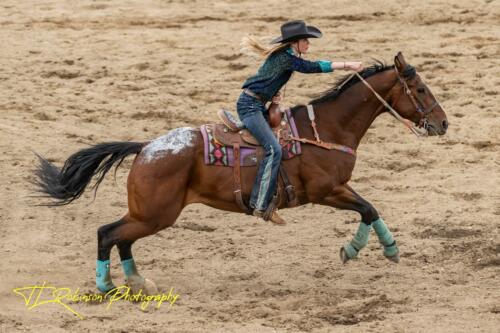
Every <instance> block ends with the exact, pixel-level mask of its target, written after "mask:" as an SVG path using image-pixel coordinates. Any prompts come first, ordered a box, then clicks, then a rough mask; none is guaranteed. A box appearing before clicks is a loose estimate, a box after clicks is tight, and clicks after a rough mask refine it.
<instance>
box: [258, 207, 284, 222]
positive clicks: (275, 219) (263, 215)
mask: <svg viewBox="0 0 500 333" xmlns="http://www.w3.org/2000/svg"><path fill="white" fill-rule="evenodd" d="M268 215H269V216H266V211H264V210H257V209H255V210H254V211H253V216H256V217H259V218H261V219H263V220H264V221H271V222H273V223H274V224H279V225H284V224H286V221H285V220H284V219H283V218H281V216H279V215H278V211H277V210H276V209H274V210H273V211H272V212H270V213H269V214H268Z"/></svg>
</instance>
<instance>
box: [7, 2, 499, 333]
mask: <svg viewBox="0 0 500 333" xmlns="http://www.w3.org/2000/svg"><path fill="white" fill-rule="evenodd" d="M295 18H303V19H305V20H306V21H308V22H309V23H311V24H314V25H316V26H319V27H320V28H321V29H322V30H323V32H324V38H322V39H319V40H313V41H312V45H311V50H310V52H311V53H310V54H309V55H308V58H310V59H333V60H334V61H335V60H337V61H344V60H361V61H363V62H364V63H365V64H369V63H370V62H371V61H372V57H373V58H377V59H381V60H385V61H386V62H388V63H390V62H392V59H393V57H394V55H395V54H396V53H397V52H398V51H402V52H403V54H404V55H405V57H406V59H407V60H408V61H409V62H410V63H411V64H413V65H415V66H416V67H417V70H418V71H419V73H420V74H421V75H422V76H423V77H424V78H425V80H426V81H427V82H428V84H429V85H430V87H431V88H432V91H433V92H434V94H435V95H436V96H438V98H439V99H440V101H441V103H442V105H443V107H444V109H445V111H446V112H447V115H448V119H449V121H450V128H449V131H448V133H447V135H446V136H444V137H439V138H428V139H417V138H415V137H414V136H413V135H412V134H411V133H409V132H408V131H407V130H406V129H405V128H403V127H402V126H401V125H399V124H398V123H396V122H395V120H393V119H392V118H391V117H390V116H388V115H384V116H381V117H380V118H379V119H377V120H376V122H375V123H374V125H373V126H372V127H371V129H370V130H369V131H368V133H367V135H366V136H365V138H364V139H363V143H362V145H361V146H360V149H359V157H358V163H357V165H356V168H355V170H354V176H353V179H352V181H351V185H352V186H353V188H354V189H356V190H357V191H358V192H359V193H360V194H362V195H363V196H364V197H365V198H366V199H367V200H370V201H371V202H372V203H373V204H374V206H375V207H376V208H377V209H378V211H379V212H380V213H381V216H383V217H384V219H385V220H386V222H387V224H388V225H389V226H390V227H391V228H392V230H393V232H394V235H395V237H396V239H397V241H398V243H399V244H400V249H401V254H402V260H401V263H399V264H398V265H396V264H393V263H391V262H389V261H387V260H386V259H385V258H384V257H383V256H382V253H381V249H380V247H379V245H378V243H377V240H376V238H375V237H373V235H372V238H371V240H370V243H369V245H368V246H367V248H365V249H364V250H363V251H362V253H361V254H360V256H359V259H358V260H355V261H353V262H350V263H349V264H347V265H342V264H341V262H340V261H339V259H338V249H339V247H340V246H341V245H342V244H344V242H346V241H347V240H349V239H350V237H351V235H352V234H353V233H354V232H355V230H356V228H357V222H358V221H359V217H358V215H357V214H355V213H352V212H346V211H339V210H334V209H331V208H328V207H322V206H317V205H307V206H303V207H299V208H295V209H288V210H284V211H283V216H284V217H285V218H286V219H287V220H288V221H289V224H288V225H287V226H286V227H277V226H273V225H270V224H266V223H262V222H259V221H258V220H256V219H255V218H253V217H250V216H243V215H239V214H233V213H227V212H224V211H218V210H214V209H211V208H208V207H205V206H202V205H192V206H189V207H187V208H186V209H185V210H184V212H183V213H182V215H181V217H180V218H179V219H178V222H177V223H176V225H175V226H174V227H173V228H171V229H168V230H164V231H162V232H160V233H158V234H156V235H154V236H151V237H148V238H146V239H142V240H140V241H139V242H138V243H137V244H136V245H135V247H134V249H135V258H136V261H137V262H138V264H139V268H140V270H141V271H142V273H143V274H144V275H145V276H146V277H149V278H151V279H153V280H154V281H155V282H156V283H157V284H158V286H159V288H160V289H161V290H162V291H164V292H166V293H168V291H169V290H170V288H173V290H174V292H175V293H178V294H179V295H180V296H179V298H178V300H177V301H176V302H175V303H174V305H173V306H169V305H168V304H163V305H162V306H161V307H160V308H159V309H154V307H153V306H149V307H148V308H147V309H146V310H144V311H143V310H141V308H140V304H136V303H131V302H125V301H121V302H117V303H116V304H113V306H112V307H111V308H110V309H106V305H105V304H85V303H77V304H71V306H72V307H73V308H74V309H76V310H77V311H78V312H79V313H81V314H82V315H83V316H84V317H85V318H84V319H83V320H80V319H78V318H77V317H76V316H75V315H73V314H72V313H71V312H69V311H68V310H67V309H65V308H64V307H62V306H61V305H60V304H45V305H43V306H39V307H36V308H33V309H32V310H28V309H27V308H26V306H25V304H24V302H23V299H22V298H21V297H19V296H18V295H16V294H14V293H13V291H12V290H13V289H14V288H19V287H23V286H29V285H33V284H40V283H43V281H46V282H47V283H49V284H52V285H55V286H57V287H68V288H72V290H75V289H76V288H80V291H81V292H82V293H92V292H95V289H94V283H95V282H94V275H95V271H94V270H95V267H94V266H95V256H96V230H97V228H98V227H99V226H100V225H103V224H107V223H110V222H113V221H115V220H116V219H117V218H119V217H121V216H122V215H123V213H124V212H125V211H126V209H127V207H126V189H125V182H126V176H127V173H128V168H129V167H130V161H131V158H130V159H128V160H127V163H125V164H124V165H123V167H122V168H121V169H120V170H119V172H118V174H117V181H116V183H115V182H114V181H113V177H112V175H108V177H107V178H106V180H105V182H104V183H103V185H102V186H101V188H100V190H99V192H98V195H97V198H96V200H95V201H94V202H92V193H90V192H89V193H87V194H86V195H85V196H84V197H82V198H81V199H80V200H78V201H77V202H75V203H74V204H72V205H70V206H67V207H63V208H57V209H50V208H45V207H36V206H35V204H37V203H39V201H38V200H37V199H35V198H32V197H30V195H32V194H33V187H32V185H30V183H29V181H30V180H32V179H33V175H32V169H33V168H34V165H35V162H36V158H35V155H34V154H33V152H38V153H40V154H42V155H44V156H46V157H49V158H50V159H51V160H52V161H54V162H55V163H56V164H57V165H61V163H62V162H63V161H64V160H65V159H66V158H67V157H68V156H69V155H70V154H72V153H73V152H75V151H77V150H78V149H81V148H84V147H86V145H87V144H92V143H98V142H103V141H114V140H122V141H125V140H134V141H147V140H150V139H153V138H155V137H158V136H160V135H162V134H164V133H165V132H167V131H168V130H169V129H171V128H175V127H180V126H197V125H200V124H202V123H205V122H210V121H215V120H216V111H217V110H218V109H219V108H220V107H221V106H226V107H228V108H231V109H234V108H235V101H236V98H237V96H238V94H239V92H240V86H241V83H242V82H243V80H244V79H245V78H246V77H247V76H248V75H250V74H251V73H253V72H254V71H255V70H256V68H257V65H258V63H257V62H255V61H254V60H252V59H251V58H248V57H246V56H242V55H240V53H239V42H240V39H241V38H242V37H243V36H244V35H245V34H246V33H249V32H253V33H254V34H256V35H259V36H273V35H276V34H278V32H279V26H280V24H281V23H283V22H284V21H286V20H288V19H295ZM499 22H500V1H494V0H493V1H492V0H468V1H465V0H463V1H459V0H448V1H440V0H435V1H407V0H401V1H389V0H375V1H370V2H368V1H359V0H355V1H352V0H349V1H347V0H341V1H327V0H318V1H298V0H288V1H284V0H280V1H255V0H248V1H245V0H234V1H213V2H211V1H202V0H197V1H190V0H170V1H167V0H164V1H160V0H145V1H135V0H134V1H132V0H123V1H117V0H109V1H105V0H96V1H90V0H85V1H62V0H61V1H59V0H53V1H48V0H47V1H29V0H20V1H19V0H18V1H13V0H4V1H2V2H1V4H0V42H1V45H2V48H1V50H0V114H1V116H0V117H1V118H0V135H1V137H0V139H1V140H0V148H1V150H2V152H3V154H2V155H1V157H0V161H1V164H0V165H1V175H0V184H1V192H0V193H1V200H0V202H1V203H0V234H1V235H2V241H1V242H0V255H1V256H2V258H3V260H2V262H1V263H0V271H1V275H0V276H1V278H0V281H1V282H0V332H9V333H10V332H26V331H29V332H66V331H71V332H75V333H76V332H98V331H99V332H116V333H118V332H381V331H383V332H498V331H499V330H500V328H499V327H500V278H499V276H500V275H499V273H500V238H499V237H500V154H499V152H500V108H499V105H500V98H499V91H500V76H499V68H500V23H499ZM343 74H345V73H344V72H336V73H333V74H328V75H309V76H308V75H300V74H299V75H296V76H294V78H293V80H292V81H291V83H290V84H289V85H288V87H287V94H288V97H287V102H288V104H289V105H295V104H298V103H304V102H307V101H308V100H309V99H310V98H311V97H313V96H314V95H316V94H317V93H319V92H321V91H323V90H325V89H326V88H328V87H329V86H330V85H331V83H332V82H334V81H335V79H336V78H338V77H339V75H343ZM112 260H113V265H112V269H113V277H114V279H115V281H116V282H118V283H121V282H123V275H122V272H121V268H120V266H119V260H118V255H117V252H116V251H115V250H114V251H113V254H112Z"/></svg>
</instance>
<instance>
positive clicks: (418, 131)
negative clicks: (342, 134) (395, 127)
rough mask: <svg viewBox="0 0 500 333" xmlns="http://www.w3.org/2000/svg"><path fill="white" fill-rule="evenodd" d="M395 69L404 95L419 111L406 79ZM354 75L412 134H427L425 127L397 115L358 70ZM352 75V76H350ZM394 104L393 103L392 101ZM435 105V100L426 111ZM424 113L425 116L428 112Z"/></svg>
mask: <svg viewBox="0 0 500 333" xmlns="http://www.w3.org/2000/svg"><path fill="white" fill-rule="evenodd" d="M394 70H395V71H396V75H397V76H398V79H399V82H401V84H402V85H403V88H404V92H405V94H406V95H408V96H409V97H410V100H411V101H412V102H413V104H414V105H415V108H416V110H417V111H418V112H421V111H420V110H421V108H420V107H419V106H418V105H417V104H416V102H415V99H414V97H413V94H412V93H411V90H410V88H408V85H407V84H406V81H404V80H403V79H402V78H401V77H400V76H399V73H398V71H397V69H394ZM354 75H357V76H358V78H359V79H360V80H361V82H363V84H364V85H365V86H367V87H368V89H370V90H371V91H372V92H373V94H374V95H375V97H377V99H378V100H379V101H380V102H381V103H382V104H383V105H384V106H385V107H386V108H387V109H388V110H389V112H390V113H391V115H392V116H393V117H394V118H396V119H397V120H399V121H400V122H401V123H403V125H405V126H406V127H408V128H409V129H410V131H412V133H413V134H415V135H416V136H426V135H427V128H425V127H424V128H422V127H416V126H415V125H414V124H413V122H412V121H411V120H408V119H405V118H403V117H401V116H400V115H399V113H397V112H396V111H395V110H394V109H393V108H392V106H391V105H389V103H387V102H386V100H385V99H383V98H382V97H381V96H380V95H379V94H378V93H377V92H376V91H375V90H374V89H373V88H372V86H371V85H370V84H369V83H368V82H366V80H365V79H363V77H362V76H361V75H359V73H358V72H355V73H354ZM351 77H352V76H351ZM351 77H349V80H350V79H351ZM393 104H395V103H393ZM436 105H437V102H436V103H434V104H433V105H432V106H431V108H429V109H430V111H429V112H428V113H430V112H431V111H432V110H433V109H434V107H435V106H436ZM428 113H426V114H424V115H425V116H426V115H427V114H428ZM425 116H424V117H423V118H422V119H427V118H426V117H425ZM426 122H427V121H425V123H426Z"/></svg>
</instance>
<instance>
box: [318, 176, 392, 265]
mask: <svg viewBox="0 0 500 333" xmlns="http://www.w3.org/2000/svg"><path fill="white" fill-rule="evenodd" d="M322 203H323V204H325V205H329V206H333V207H336V208H340V209H348V210H354V211H357V212H358V213H360V215H361V223H360V224H359V228H358V231H357V232H356V234H355V235H354V237H353V239H352V240H351V241H350V242H349V243H347V244H346V245H344V246H343V247H342V248H341V249H340V258H341V260H342V262H344V263H346V262H347V261H348V260H350V259H353V258H355V257H356V256H357V255H358V252H359V251H360V250H361V249H362V248H363V247H365V246H366V244H367V243H368V237H369V234H370V229H371V227H373V229H374V230H375V233H376V234H377V236H378V238H379V241H380V243H381V244H382V245H383V246H384V256H385V257H386V258H387V259H389V260H391V261H393V262H396V263H397V262H399V250H398V248H397V246H396V241H395V240H394V238H393V237H392V234H391V232H390V231H389V229H388V228H387V226H386V225H385V223H384V221H383V220H382V219H381V218H380V217H379V215H378V212H377V210H376V209H375V208H374V207H373V206H372V205H371V204H370V203H369V202H368V201H366V200H365V199H363V198H362V197H361V196H360V195H359V194H357V193H356V192H354V190H353V189H352V188H351V187H350V186H349V185H347V184H344V185H339V186H336V187H335V188H334V189H333V191H332V192H331V193H330V195H329V196H327V197H326V198H325V199H324V200H323V202H322Z"/></svg>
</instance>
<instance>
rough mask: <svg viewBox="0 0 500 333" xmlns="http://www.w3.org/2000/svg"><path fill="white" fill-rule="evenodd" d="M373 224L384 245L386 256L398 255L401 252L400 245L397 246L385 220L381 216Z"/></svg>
mask: <svg viewBox="0 0 500 333" xmlns="http://www.w3.org/2000/svg"><path fill="white" fill-rule="evenodd" d="M372 226H373V230H375V233H376V234H377V236H378V239H379V241H380V243H381V244H382V245H383V246H384V256H386V257H392V256H394V255H396V254H397V253H398V252H399V250H398V247H397V246H396V242H395V241H394V238H393V237H392V234H391V232H390V231H389V229H388V228H387V225H386V224H385V222H384V220H382V218H379V219H378V220H376V221H375V222H372Z"/></svg>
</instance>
